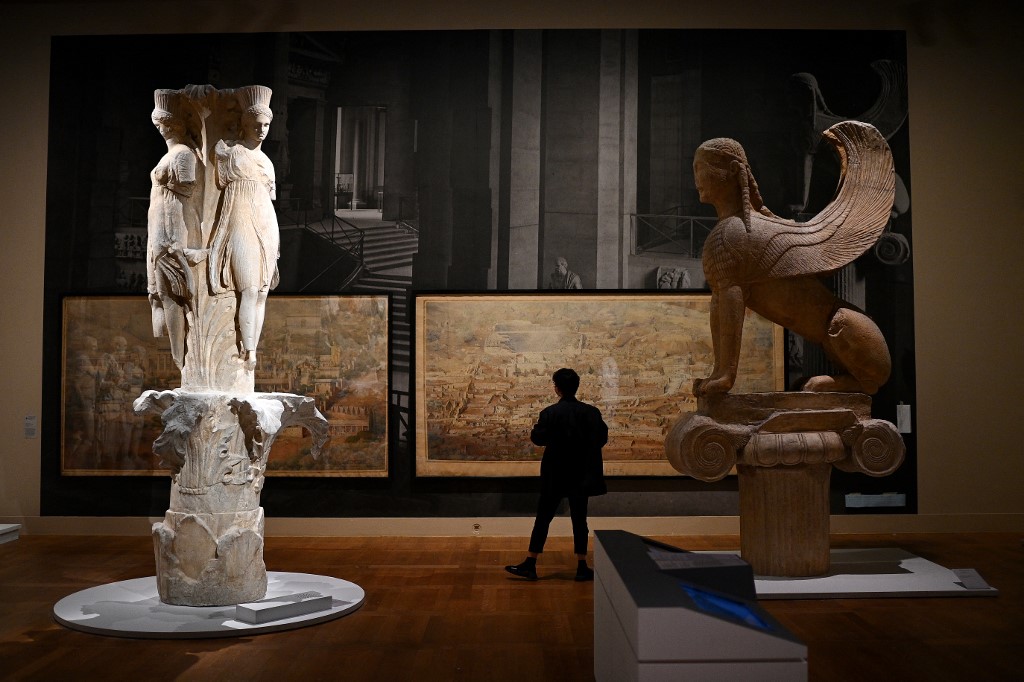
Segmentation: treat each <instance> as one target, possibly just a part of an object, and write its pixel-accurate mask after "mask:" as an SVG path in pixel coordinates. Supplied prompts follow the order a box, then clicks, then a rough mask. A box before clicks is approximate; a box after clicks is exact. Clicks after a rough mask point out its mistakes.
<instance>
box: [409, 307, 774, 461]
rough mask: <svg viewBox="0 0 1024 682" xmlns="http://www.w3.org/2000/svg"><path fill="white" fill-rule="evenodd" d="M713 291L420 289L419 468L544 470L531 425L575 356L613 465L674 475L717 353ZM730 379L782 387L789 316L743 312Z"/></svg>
mask: <svg viewBox="0 0 1024 682" xmlns="http://www.w3.org/2000/svg"><path fill="white" fill-rule="evenodd" d="M710 303H711V297H710V295H709V294H706V293H697V294H685V293H657V292H647V293H641V292H612V293H585V294H575V293H574V294H571V295H566V294H557V293H549V294H545V293H512V294H419V295H417V296H416V297H415V299H414V308H415V340H414V348H415V391H416V400H415V406H416V407H415V414H416V419H415V424H416V427H415V438H416V475H417V476H427V477H429V476H455V477H459V476H480V477H488V476H493V477H514V476H537V475H539V473H540V457H541V448H538V447H536V446H534V445H533V444H532V443H531V442H530V430H531V428H532V426H533V424H534V423H535V422H536V418H537V415H538V414H539V413H540V410H541V409H543V408H544V407H545V406H547V405H549V404H551V403H554V402H556V401H557V399H558V398H557V396H556V395H555V393H554V390H553V388H552V385H551V374H552V373H553V372H554V371H555V370H556V369H558V368H560V367H572V368H574V369H575V370H576V371H577V372H578V373H579V374H580V377H581V383H580V390H579V393H578V394H577V395H578V397H579V398H580V400H583V401H585V402H588V403H591V404H594V405H596V406H597V407H598V408H599V409H601V412H602V414H603V417H604V420H605V422H606V423H607V424H608V426H609V431H610V435H609V441H608V445H606V446H605V448H604V466H605V474H606V475H610V476H678V475H679V473H678V472H676V471H675V469H673V468H672V466H671V465H670V464H669V463H668V461H667V459H666V458H665V455H664V439H665V435H666V434H667V433H668V430H669V429H670V428H671V427H672V425H673V424H674V423H675V421H676V420H677V419H678V417H679V416H680V415H681V414H682V413H683V412H687V411H691V410H693V409H696V398H695V397H694V396H693V392H692V386H693V380H694V379H697V378H701V377H706V376H708V375H709V374H710V372H711V368H712V366H713V364H714V359H713V350H712V341H711V330H710V324H709V316H710ZM739 369H740V373H739V376H738V377H737V380H736V385H735V388H734V390H736V391H739V392H753V391H776V390H782V389H783V387H784V380H785V361H784V345H783V329H782V327H780V326H778V325H775V324H773V323H771V322H769V321H768V320H766V319H764V318H762V317H761V316H759V315H757V314H756V313H753V312H752V311H749V310H748V311H747V314H746V320H745V323H744V333H743V345H742V351H741V355H740V364H739Z"/></svg>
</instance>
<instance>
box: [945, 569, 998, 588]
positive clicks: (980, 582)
mask: <svg viewBox="0 0 1024 682" xmlns="http://www.w3.org/2000/svg"><path fill="white" fill-rule="evenodd" d="M951 570H952V571H953V575H955V576H956V577H957V578H959V579H960V584H961V585H963V586H964V587H966V588H967V589H968V590H987V589H990V588H989V584H988V583H987V582H985V579H984V578H982V577H981V574H980V573H978V571H976V570H975V569H973V568H954V569H951Z"/></svg>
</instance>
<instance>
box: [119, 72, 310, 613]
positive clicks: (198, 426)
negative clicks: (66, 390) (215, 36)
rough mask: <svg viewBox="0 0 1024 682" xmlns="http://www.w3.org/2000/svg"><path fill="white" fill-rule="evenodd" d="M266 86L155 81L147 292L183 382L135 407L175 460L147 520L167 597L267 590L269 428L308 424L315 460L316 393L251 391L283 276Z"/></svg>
mask: <svg viewBox="0 0 1024 682" xmlns="http://www.w3.org/2000/svg"><path fill="white" fill-rule="evenodd" d="M271 94H272V93H271V91H270V89H269V88H266V87H264V86H259V85H254V86H246V87H243V88H238V89H236V90H216V89H214V88H213V87H211V86H208V85H206V86H186V87H185V88H182V89H180V90H171V89H161V90H157V91H156V92H155V94H154V97H155V105H156V106H155V109H154V111H153V114H152V119H153V122H154V125H156V127H157V129H158V131H159V132H160V133H161V135H162V136H163V137H164V139H165V140H166V142H167V149H168V151H167V153H166V154H165V155H164V157H163V158H162V159H161V160H160V162H159V163H158V164H157V166H156V168H154V170H153V172H152V174H151V177H152V180H153V189H152V193H151V196H150V210H149V243H148V247H147V250H148V255H149V258H148V265H149V296H150V303H151V307H152V312H153V332H154V335H155V336H164V335H166V336H167V337H168V338H169V340H170V344H171V354H172V357H173V358H174V362H175V363H176V364H177V365H178V367H179V368H180V369H181V388H178V389H174V390H161V391H157V390H150V391H146V392H144V393H143V394H142V395H141V396H139V397H138V398H137V399H136V400H135V403H134V409H135V412H136V413H137V414H142V413H146V412H152V413H157V414H160V416H161V420H162V422H163V425H164V431H163V433H162V434H161V435H160V437H159V438H157V440H156V441H155V442H154V444H153V450H154V452H155V453H156V454H157V455H159V456H160V458H161V460H162V462H163V463H164V464H165V465H166V466H167V467H169V468H170V469H171V472H172V478H171V501H170V508H169V509H168V510H167V513H166V514H165V516H164V519H163V521H161V522H159V523H156V524H154V526H153V542H154V549H155V554H156V569H157V587H158V591H159V594H160V599H161V600H162V601H164V602H166V603H168V604H180V605H188V606H220V605H227V604H237V603H241V602H248V601H254V600H257V599H261V598H262V597H263V596H264V595H265V594H266V590H267V571H266V565H265V564H264V562H263V509H262V507H260V501H259V500H260V491H261V490H262V487H263V481H264V472H265V470H266V465H267V458H268V456H269V453H270V448H271V446H272V445H273V442H274V439H275V437H276V435H277V433H278V432H279V431H280V430H281V429H282V428H284V427H287V426H290V425H301V426H304V427H305V428H306V429H307V430H308V431H309V432H310V433H311V434H312V437H313V448H312V450H313V453H314V456H315V455H316V454H317V453H318V452H319V450H320V448H321V447H322V446H323V445H324V443H325V442H326V440H327V421H326V420H325V419H324V417H323V415H321V414H320V412H319V411H318V410H317V409H316V406H315V403H314V400H313V399H312V398H307V397H305V396H298V395H291V394H287V393H256V392H255V372H254V370H255V367H256V349H257V343H258V341H259V336H260V330H261V329H262V326H263V312H264V308H265V304H266V299H267V293H268V291H269V289H270V288H272V287H273V286H274V285H275V284H276V283H277V257H278V243H279V240H278V227H277V220H276V217H275V213H274V207H273V204H272V203H271V201H272V200H273V198H274V168H273V164H272V163H271V162H270V159H269V158H268V157H267V156H266V154H264V153H263V152H262V151H261V149H260V147H261V145H262V142H263V140H264V138H265V137H266V135H267V132H268V130H269V126H270V120H271V118H272V112H271V110H270V97H271Z"/></svg>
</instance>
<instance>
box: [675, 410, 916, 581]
mask: <svg viewBox="0 0 1024 682" xmlns="http://www.w3.org/2000/svg"><path fill="white" fill-rule="evenodd" d="M665 451H666V454H667V455H668V458H669V461H670V462H671V463H672V466H674V467H675V468H676V469H677V470H678V471H680V472H682V473H684V474H687V475H689V476H693V477H694V478H698V479H700V480H703V481H717V480H719V479H721V478H724V477H725V476H726V475H727V474H729V473H730V472H732V471H733V470H734V469H735V471H736V472H737V473H738V475H739V488H740V553H741V555H742V557H743V559H744V560H746V561H747V562H748V563H750V565H751V566H752V567H753V569H754V572H755V573H756V574H758V575H767V576H790V577H798V576H814V575H822V574H824V573H827V572H828V569H829V479H830V477H831V472H832V469H831V468H832V466H836V467H838V468H840V469H842V470H843V471H859V472H861V473H865V474H868V475H869V476H887V475H889V474H890V473H892V472H893V471H895V470H896V469H897V468H898V467H899V465H900V464H901V463H902V462H903V455H904V452H905V448H904V445H903V439H902V438H901V437H900V435H899V432H898V431H897V430H896V427H894V426H893V425H892V424H890V423H889V422H887V421H884V420H881V419H872V418H871V398H870V397H869V396H867V395H864V394H861V393H755V394H746V395H730V394H718V395H711V396H705V397H701V398H700V399H699V400H698V402H697V411H696V412H694V413H691V414H688V415H685V416H684V417H683V418H682V419H680V420H679V422H677V423H676V425H675V426H674V427H673V428H672V431H671V432H670V433H669V435H668V438H667V439H666V440H665Z"/></svg>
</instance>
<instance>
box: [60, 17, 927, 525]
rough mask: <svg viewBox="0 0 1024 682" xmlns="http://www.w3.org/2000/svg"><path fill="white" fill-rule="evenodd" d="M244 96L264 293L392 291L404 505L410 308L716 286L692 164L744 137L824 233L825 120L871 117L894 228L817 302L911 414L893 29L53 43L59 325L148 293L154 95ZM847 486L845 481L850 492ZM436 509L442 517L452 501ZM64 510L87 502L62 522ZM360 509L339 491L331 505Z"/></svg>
mask: <svg viewBox="0 0 1024 682" xmlns="http://www.w3.org/2000/svg"><path fill="white" fill-rule="evenodd" d="M255 84H260V85H265V86H267V87H268V88H269V89H270V90H271V91H272V92H273V96H272V99H271V100H270V108H271V109H272V114H273V116H272V119H273V120H272V124H271V125H270V128H269V133H268V134H267V137H266V139H265V140H264V141H263V143H262V151H263V152H264V153H265V154H266V156H267V157H268V158H269V159H270V161H271V162H272V163H273V167H274V169H275V172H276V198H275V200H274V202H273V203H274V210H275V212H276V214H277V215H276V217H277V222H278V224H279V226H280V258H279V261H278V264H279V272H280V282H279V283H278V285H277V288H276V289H274V291H273V292H272V293H271V297H273V296H274V295H276V294H306V295H320V294H338V293H343V292H356V293H358V292H362V293H372V294H378V295H387V296H389V297H390V300H391V305H392V308H391V313H390V317H389V326H390V335H391V338H390V347H391V349H392V351H391V353H390V358H389V367H388V372H389V375H390V376H389V379H388V382H387V383H388V386H389V391H390V397H389V403H390V405H391V408H390V411H391V417H392V419H391V422H392V423H390V424H389V428H388V438H389V439H390V440H391V442H390V443H389V445H388V447H387V452H388V453H389V454H388V458H389V460H390V463H389V464H388V465H385V464H383V463H382V464H380V467H381V470H386V471H388V472H389V478H390V479H391V481H392V485H393V486H395V489H402V490H406V489H407V488H408V487H409V486H410V485H411V483H410V481H411V480H412V478H413V469H414V461H415V457H416V453H415V452H414V451H413V450H414V448H415V444H414V439H413V438H411V437H410V434H412V433H415V424H413V423H412V421H413V420H414V418H415V410H414V409H413V408H412V405H411V402H412V400H413V396H412V395H411V392H410V390H409V386H410V380H409V377H410V376H411V374H412V372H413V369H414V368H413V367H412V364H413V359H412V358H411V350H410V349H411V344H410V339H411V338H412V330H411V322H412V321H411V319H410V306H409V301H410V298H411V296H412V294H413V293H414V292H417V291H433V292H444V291H452V292H484V291H514V292H530V291H541V290H543V291H548V292H551V291H555V290H564V295H565V296H572V295H574V294H573V292H574V291H587V290H590V291H594V292H612V291H619V290H654V289H673V290H677V291H679V292H680V293H685V292H703V291H707V290H708V288H709V287H708V283H707V279H706V277H705V273H704V268H703V264H702V255H703V246H704V242H705V240H706V238H707V236H708V234H709V233H710V230H711V228H712V227H714V225H715V222H716V217H715V210H714V208H713V207H712V206H710V205H708V204H704V203H702V202H701V201H700V198H699V196H698V192H697V190H696V187H695V178H694V170H693V164H694V154H695V150H696V149H697V148H698V146H700V145H701V143H702V142H704V141H705V140H709V139H712V138H719V137H728V138H733V139H735V140H737V141H738V142H739V143H740V144H742V146H743V148H744V149H745V151H746V155H747V158H748V159H749V164H750V168H751V171H752V174H753V176H754V177H756V178H757V185H758V188H759V192H760V196H761V198H762V199H763V204H764V206H765V207H766V208H768V209H770V210H771V211H772V212H774V214H775V215H777V216H780V217H782V218H786V219H791V220H795V221H804V220H808V219H810V218H813V216H815V215H816V214H817V213H818V212H819V211H821V210H822V209H823V208H824V207H825V206H826V205H827V204H828V203H829V201H830V200H831V199H832V197H833V195H834V194H835V192H836V185H837V182H838V181H839V178H840V174H841V166H840V160H839V157H838V156H837V155H836V153H835V152H834V150H833V149H832V147H831V146H830V145H829V144H827V143H825V142H824V141H823V137H822V133H823V132H824V131H825V130H826V129H827V128H828V127H829V126H831V125H832V124H834V123H836V122H838V121H842V120H846V119H857V120H860V121H863V122H866V123H870V124H872V125H873V126H874V127H875V128H877V129H878V131H879V132H880V133H881V135H882V136H883V137H884V138H885V140H886V141H887V143H888V145H889V147H890V148H891V150H892V156H893V161H894V165H895V169H896V176H897V179H896V200H895V203H894V205H893V209H892V211H891V217H890V221H889V224H888V225H887V226H886V227H885V230H884V234H883V236H882V238H881V239H880V240H879V243H878V245H877V246H876V247H875V248H873V249H870V250H869V251H868V252H867V253H865V254H864V255H863V256H861V257H860V258H858V259H857V260H856V261H855V262H853V263H851V264H850V265H848V266H846V267H845V268H843V269H842V270H840V271H838V272H837V273H836V274H835V275H834V276H831V277H829V278H828V284H829V286H830V287H831V288H832V289H833V290H834V291H835V292H836V294H837V295H838V296H840V297H841V298H842V299H844V300H845V301H848V302H849V303H851V304H852V305H854V306H856V307H858V308H860V309H862V310H864V311H866V312H867V314H868V315H869V316H871V317H872V318H873V319H874V320H875V322H876V323H877V324H878V326H879V327H880V328H881V331H882V333H883V334H884V336H885V338H886V339H887V340H888V342H889V344H890V352H891V355H892V362H893V370H892V378H891V379H890V381H889V383H888V384H886V385H885V386H883V387H882V388H881V390H880V391H879V392H878V394H877V395H876V396H875V397H874V411H875V412H877V413H878V416H879V417H880V418H884V419H890V420H895V413H896V405H897V402H899V401H904V402H910V401H912V400H913V393H914V358H913V348H914V339H913V329H914V324H913V284H912V270H911V265H912V258H911V256H912V251H911V247H912V233H911V209H910V207H911V196H912V192H911V178H910V162H909V144H910V112H909V111H908V99H907V87H908V84H907V67H906V36H905V34H904V33H903V32H900V31H780V30H709V29H701V30H697V29H693V30H682V29H672V30H669V29H664V30H656V29H642V30H634V29H621V30H619V29H616V30H612V29H605V30H466V31H393V32H392V31H369V32H295V33H250V34H189V35H173V34H170V35H135V36H117V35H108V36H74V35H70V36H58V37H54V38H53V40H52V45H51V83H50V122H49V135H50V138H49V153H48V159H47V163H48V176H47V177H48V180H47V251H46V273H45V284H46V291H45V296H46V300H45V305H46V324H47V325H49V328H50V329H51V330H55V329H59V325H60V300H61V297H63V296H66V295H93V294H105V295H106V294H144V293H146V278H145V262H144V261H145V238H146V219H147V212H148V209H149V206H148V204H149V196H150V186H151V182H152V180H151V170H152V169H153V165H154V163H155V162H156V161H157V160H158V159H160V158H161V156H162V155H164V154H165V153H166V151H167V149H166V145H165V140H164V139H163V138H162V137H161V133H160V131H159V130H158V129H157V128H155V127H154V121H153V120H151V112H152V111H153V109H154V96H155V93H156V91H158V90H162V89H173V90H177V91H181V92H198V91H199V90H198V89H199V88H203V87H206V86H212V88H215V89H218V90H227V89H235V88H243V87H245V86H251V85H255ZM195 142H196V143H197V145H201V144H202V141H201V140H195ZM54 325H56V326H54ZM709 333H710V332H709ZM787 334H788V335H789V338H787V341H786V345H785V347H786V348H787V349H788V353H787V367H786V374H787V384H788V386H789V387H790V388H793V387H798V386H799V382H800V381H801V380H802V378H803V377H804V376H806V375H813V374H821V373H828V372H829V367H828V361H827V359H826V358H825V357H824V355H823V354H822V353H821V352H820V350H818V349H816V347H814V346H813V344H804V343H803V340H802V339H800V338H799V337H794V336H793V335H792V333H791V332H787ZM49 336H52V335H48V337H49ZM58 338H59V333H58ZM51 345H52V347H50V348H48V350H47V355H46V358H47V365H48V369H47V374H46V376H47V377H48V379H46V382H45V383H46V385H47V390H48V391H51V392H54V395H59V393H57V392H59V390H60V377H59V367H60V348H59V346H58V345H54V344H51ZM57 442H60V441H57ZM53 457H54V464H53V465H44V468H46V467H49V471H50V472H51V473H52V472H53V471H56V470H59V463H58V460H59V448H57V449H55V450H54V451H53ZM897 479H898V481H897ZM894 481H897V482H896V483H894ZM835 483H836V485H838V486H842V485H843V474H841V473H840V474H837V476H836V477H835ZM74 485H75V482H74V481H63V482H55V483H54V485H53V487H52V488H51V489H52V490H58V489H64V490H66V491H70V488H68V487H67V486H74ZM683 485H685V484H683ZM878 485H882V484H881V483H879V484H878ZM886 485H888V486H890V487H891V486H893V485H898V487H899V488H900V489H901V490H903V489H906V490H910V496H909V498H910V505H911V507H912V506H913V505H914V504H916V501H915V500H916V498H915V496H914V493H913V488H914V486H915V466H914V446H913V439H912V438H911V439H910V440H909V442H908V452H907V462H906V464H905V465H904V466H903V468H902V469H901V470H900V472H898V473H897V474H895V475H894V477H893V478H891V479H888V481H887V483H886ZM861 489H864V490H866V488H865V487H864V486H863V485H862V486H861ZM391 492H394V491H393V490H390V491H389V490H387V489H384V488H381V489H374V490H372V491H370V492H367V493H365V495H364V496H369V497H371V498H373V499H374V500H375V501H374V503H373V504H371V505H370V507H371V508H372V507H373V506H374V505H382V506H383V505H385V500H386V498H387V497H388V495H389V494H390V493H391ZM57 497H58V498H61V497H63V496H62V495H57ZM68 497H69V498H74V497H75V495H73V494H70V493H69V495H68ZM301 497H302V496H301V495H295V496H292V497H290V498H289V501H288V504H290V505H295V510H296V513H298V511H300V510H302V509H305V507H304V506H303V505H306V504H307V502H304V501H303V500H302V499H301ZM428 497H430V499H431V502H430V503H429V504H428V505H426V506H427V507H428V508H429V509H430V510H431V511H430V512H429V513H441V514H443V513H445V511H444V510H445V509H446V505H449V504H456V505H457V504H460V503H459V502H451V501H446V500H440V499H435V498H434V497H432V496H430V495H428ZM378 498H379V499H378ZM390 502H392V503H393V504H392V505H391V506H389V507H388V508H389V509H392V510H397V511H403V510H404V511H405V512H408V513H417V512H416V510H418V509H422V508H423V506H422V505H421V503H420V501H419V500H417V499H416V494H415V493H413V494H412V495H411V496H409V497H401V498H399V499H396V500H391V501H390ZM64 504H71V505H72V506H74V505H75V504H77V503H76V502H74V500H73V499H70V500H69V501H67V502H61V503H60V504H59V505H58V507H60V508H63V505H64ZM353 504H356V503H353V502H350V501H347V500H345V499H343V498H339V500H338V501H337V502H336V505H337V508H336V509H334V508H332V511H337V512H344V511H346V510H348V509H349V507H350V506H352V505H353ZM641 506H642V505H641ZM630 508H631V509H633V507H630ZM476 511H480V513H483V511H485V510H482V509H481V510H476ZM648 511H649V510H648ZM498 513H500V512H498ZM631 513H632V512H631ZM709 513H715V511H714V510H709Z"/></svg>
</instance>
